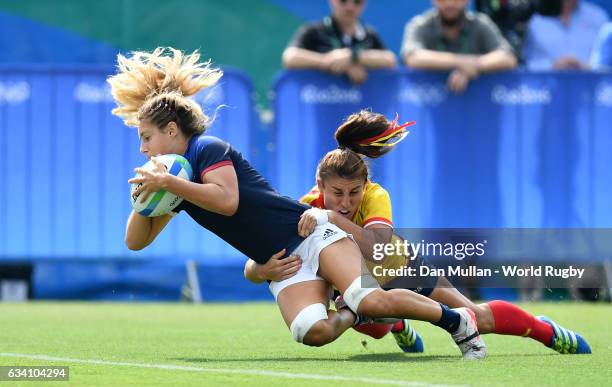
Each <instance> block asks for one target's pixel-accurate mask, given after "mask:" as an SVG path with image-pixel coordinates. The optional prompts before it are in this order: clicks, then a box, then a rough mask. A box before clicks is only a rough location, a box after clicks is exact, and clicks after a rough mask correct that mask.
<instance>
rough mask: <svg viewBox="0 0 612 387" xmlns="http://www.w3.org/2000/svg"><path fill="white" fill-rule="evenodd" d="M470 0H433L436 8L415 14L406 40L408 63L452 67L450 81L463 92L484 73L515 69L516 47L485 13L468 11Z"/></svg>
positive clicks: (450, 85)
mask: <svg viewBox="0 0 612 387" xmlns="http://www.w3.org/2000/svg"><path fill="white" fill-rule="evenodd" d="M467 3H468V0H433V4H434V8H433V9H431V10H429V11H427V12H425V13H423V14H421V15H417V16H415V17H414V18H412V19H411V20H410V21H409V22H408V23H407V24H406V28H405V32H404V40H403V42H402V58H403V59H404V63H405V64H406V65H407V66H408V67H412V68H416V69H427V70H450V71H451V72H450V75H449V77H448V81H447V85H448V88H449V89H450V90H451V91H452V92H454V93H457V94H460V93H462V92H463V91H464V90H465V88H466V87H467V85H468V83H469V81H470V80H472V79H475V78H477V77H478V75H479V74H480V73H483V72H490V71H498V70H506V69H512V68H514V67H516V64H517V60H516V57H515V56H514V55H513V53H512V47H511V46H510V44H509V43H508V42H507V41H506V40H505V39H504V38H503V36H502V35H501V32H500V31H499V29H498V28H497V26H495V24H494V23H493V22H492V21H491V19H490V18H489V17H488V16H486V15H485V14H482V13H479V12H476V13H472V12H467V11H466V6H467Z"/></svg>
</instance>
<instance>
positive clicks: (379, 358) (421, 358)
mask: <svg viewBox="0 0 612 387" xmlns="http://www.w3.org/2000/svg"><path fill="white" fill-rule="evenodd" d="M459 359H461V357H460V356H451V355H414V354H411V355H407V354H403V353H366V354H359V355H353V356H349V357H341V358H333V357H252V358H225V359H224V358H206V357H197V358H196V357H189V358H184V357H177V358H172V359H168V360H175V361H184V362H188V363H232V362H270V361H273V362H302V363H303V362H320V361H326V362H330V361H335V362H347V361H354V362H364V363H365V362H367V363H373V362H381V363H383V362H384V363H406V362H426V361H448V360H459Z"/></svg>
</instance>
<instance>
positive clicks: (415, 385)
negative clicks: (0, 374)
mask: <svg viewBox="0 0 612 387" xmlns="http://www.w3.org/2000/svg"><path fill="white" fill-rule="evenodd" d="M0 357H10V358H20V359H29V360H43V361H53V362H66V363H81V364H95V365H102V366H121V367H136V368H155V369H161V370H170V371H190V372H215V373H219V374H237V375H257V376H270V377H276V378H289V379H307V380H326V381H340V382H358V383H368V384H382V385H391V386H410V387H458V386H459V385H448V384H432V383H427V382H415V381H408V380H392V379H379V378H368V377H360V376H341V375H320V374H302V373H293V372H279V371H265V370H254V369H242V368H237V369H228V368H201V367H190V366H181V365H175V364H147V363H132V362H121V361H106V360H96V359H74V358H69V357H55V356H47V355H33V354H22V353H6V352H0Z"/></svg>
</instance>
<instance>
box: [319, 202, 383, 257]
mask: <svg viewBox="0 0 612 387" xmlns="http://www.w3.org/2000/svg"><path fill="white" fill-rule="evenodd" d="M327 214H328V218H329V221H330V222H331V223H333V224H335V225H336V226H338V227H340V228H341V229H342V230H343V231H345V232H347V233H348V234H351V235H353V239H355V242H357V245H358V246H359V249H360V250H361V253H362V254H363V255H364V257H366V258H368V257H371V256H372V253H373V250H374V245H375V244H377V243H389V242H390V241H391V237H392V235H393V228H392V227H391V226H389V225H387V224H383V223H374V224H371V225H367V227H366V228H362V227H359V226H358V225H357V224H355V223H353V222H352V221H350V220H348V219H347V218H345V217H343V216H342V215H340V214H339V213H337V212H335V211H327Z"/></svg>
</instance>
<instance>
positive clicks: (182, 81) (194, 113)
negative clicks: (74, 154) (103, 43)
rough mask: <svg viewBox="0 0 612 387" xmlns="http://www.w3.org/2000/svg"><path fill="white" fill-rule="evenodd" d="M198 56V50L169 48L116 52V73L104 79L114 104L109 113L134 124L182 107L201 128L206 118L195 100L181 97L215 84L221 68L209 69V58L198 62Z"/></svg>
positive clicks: (203, 126) (205, 122)
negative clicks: (127, 52)
mask: <svg viewBox="0 0 612 387" xmlns="http://www.w3.org/2000/svg"><path fill="white" fill-rule="evenodd" d="M199 59H200V53H199V52H198V50H196V51H194V52H193V53H191V54H187V55H186V54H184V53H182V52H181V51H180V50H177V49H174V48H172V47H158V48H156V49H155V50H153V52H143V51H134V52H132V53H131V56H129V57H126V56H123V55H121V54H119V55H117V67H118V71H117V74H115V75H113V76H111V77H109V78H108V79H107V81H108V83H109V84H110V86H111V93H112V95H113V98H114V99H115V102H116V103H117V107H116V108H114V109H113V110H112V113H113V114H114V115H116V116H118V117H120V118H121V119H123V121H124V122H125V124H126V125H128V126H138V125H139V123H140V121H141V120H142V119H150V120H152V121H153V122H154V123H156V124H159V123H160V122H161V123H163V122H162V121H164V120H165V119H167V118H169V117H170V118H172V117H173V116H172V113H174V115H176V114H177V113H176V110H177V109H182V111H183V113H184V114H186V116H190V117H187V118H190V119H189V120H188V121H189V123H190V124H194V125H202V128H200V132H202V131H204V130H205V129H206V127H207V126H208V123H209V122H210V120H209V119H208V117H207V116H206V115H205V114H204V112H203V111H202V108H201V107H200V105H199V104H198V103H196V102H195V101H193V100H192V99H190V98H185V97H189V96H192V95H195V94H196V93H198V92H199V91H200V90H203V89H206V88H208V87H211V86H213V85H215V84H216V83H217V81H219V79H220V78H221V77H222V76H223V71H221V70H220V69H215V68H212V67H211V62H210V60H208V61H206V62H201V63H200V62H198V61H199ZM168 109H170V111H168ZM164 111H165V113H164ZM161 116H163V117H162V118H164V117H165V118H164V119H161V118H160V117H161ZM156 121H159V122H156ZM166 124H167V122H166ZM183 129H185V128H183ZM188 131H193V130H188Z"/></svg>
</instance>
